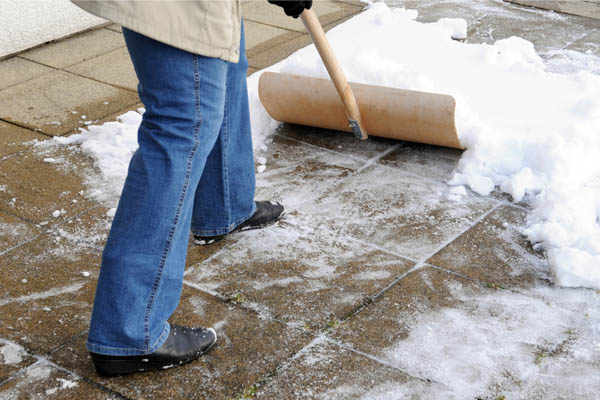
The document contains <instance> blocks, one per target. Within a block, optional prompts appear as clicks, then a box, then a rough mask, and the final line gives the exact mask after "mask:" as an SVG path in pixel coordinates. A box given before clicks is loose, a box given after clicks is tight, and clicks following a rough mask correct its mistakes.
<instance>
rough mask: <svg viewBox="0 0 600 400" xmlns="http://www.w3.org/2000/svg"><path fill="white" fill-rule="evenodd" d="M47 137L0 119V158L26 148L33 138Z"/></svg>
mask: <svg viewBox="0 0 600 400" xmlns="http://www.w3.org/2000/svg"><path fill="white" fill-rule="evenodd" d="M47 139H49V137H48V136H46V135H43V134H41V133H38V132H33V131H32V130H29V129H25V128H21V127H20V126H16V125H13V124H9V123H7V122H4V121H0V158H3V157H6V156H8V155H11V154H15V153H18V152H20V151H23V150H27V149H28V148H30V147H31V144H30V143H31V142H33V141H34V140H38V141H42V140H47Z"/></svg>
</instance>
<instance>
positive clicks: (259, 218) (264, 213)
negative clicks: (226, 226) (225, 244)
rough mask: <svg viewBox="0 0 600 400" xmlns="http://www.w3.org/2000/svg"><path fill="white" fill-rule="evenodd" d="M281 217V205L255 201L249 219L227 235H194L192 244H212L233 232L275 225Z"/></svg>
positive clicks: (272, 202)
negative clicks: (254, 206) (254, 209)
mask: <svg viewBox="0 0 600 400" xmlns="http://www.w3.org/2000/svg"><path fill="white" fill-rule="evenodd" d="M282 216H283V205H281V203H277V202H274V201H257V202H256V211H255V212H254V214H252V216H251V217H250V218H248V219H247V220H246V221H244V222H242V223H241V224H239V225H238V226H236V227H235V228H233V230H232V231H231V232H229V233H226V234H224V235H218V236H200V235H194V243H196V244H199V245H200V246H205V245H207V244H212V243H215V242H218V241H219V240H222V239H223V238H225V236H227V235H229V234H232V233H234V232H241V231H248V230H250V229H261V228H264V227H266V226H269V225H271V224H273V223H275V222H276V221H277V220H279V219H280V218H281V217H282Z"/></svg>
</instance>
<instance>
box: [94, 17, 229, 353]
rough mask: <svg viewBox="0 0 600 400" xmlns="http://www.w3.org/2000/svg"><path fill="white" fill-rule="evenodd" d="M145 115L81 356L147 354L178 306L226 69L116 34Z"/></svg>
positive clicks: (223, 63)
mask: <svg viewBox="0 0 600 400" xmlns="http://www.w3.org/2000/svg"><path fill="white" fill-rule="evenodd" d="M123 33H124V36H125V41H126V44H127V47H128V50H129V53H130V56H131V59H132V61H133V65H134V68H135V70H136V74H137V76H138V79H139V82H140V83H139V86H138V92H139V95H140V98H141V100H142V102H143V103H144V105H145V107H146V112H145V113H144V116H143V119H142V123H141V125H140V128H139V131H138V142H139V148H138V150H137V151H136V152H135V154H134V155H133V157H132V159H131V163H130V165H129V172H128V176H127V179H126V182H125V185H124V188H123V192H122V195H121V199H120V201H119V206H118V208H117V212H116V215H115V218H114V220H113V224H112V227H111V231H110V234H109V237H108V240H107V243H106V246H105V249H104V252H103V257H102V267H101V271H100V277H99V280H98V286H97V290H96V298H95V301H94V308H93V311H92V320H91V324H90V331H89V335H88V343H87V347H88V350H90V351H92V352H96V353H100V354H108V355H141V354H148V353H151V352H153V351H155V350H156V349H157V348H158V347H160V346H161V345H162V343H163V342H164V340H166V338H167V336H168V333H169V324H168V322H167V319H168V318H169V317H170V316H171V314H172V313H173V311H174V310H175V308H176V307H177V305H178V303H179V297H180V294H181V288H182V283H183V272H184V267H185V259H186V253H187V245H188V239H189V231H190V227H191V220H192V210H193V205H194V196H195V191H196V187H197V186H198V182H199V181H200V178H201V177H202V173H203V170H204V166H205V163H206V159H207V158H208V155H209V154H210V152H211V150H212V149H213V147H214V145H215V143H216V141H217V137H218V136H219V131H220V129H221V126H222V121H223V116H224V110H225V89H226V86H227V85H226V80H227V79H228V76H227V75H228V65H229V64H230V63H228V62H226V61H223V60H219V59H215V58H208V57H202V56H199V55H196V54H192V53H189V52H186V51H183V50H179V49H176V48H174V47H171V46H168V45H165V44H162V43H160V42H157V41H155V40H153V39H150V38H148V37H145V36H143V35H140V34H137V33H135V32H132V31H130V30H127V29H125V28H123Z"/></svg>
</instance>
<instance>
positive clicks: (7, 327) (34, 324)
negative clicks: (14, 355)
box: [0, 277, 96, 393]
mask: <svg viewBox="0 0 600 400" xmlns="http://www.w3.org/2000/svg"><path fill="white" fill-rule="evenodd" d="M80 279H81V280H82V281H81V282H78V283H77V284H78V286H79V285H81V288H80V289H79V290H76V291H73V292H69V293H64V294H61V295H57V296H51V297H47V298H41V299H36V300H32V301H30V302H23V303H21V302H14V303H9V304H6V305H2V306H0V312H1V313H2V315H1V316H0V321H1V322H2V326H0V337H6V338H8V339H9V340H11V341H12V342H15V343H19V344H20V345H21V346H23V347H25V348H27V349H28V350H29V351H31V352H33V353H34V354H40V355H44V354H48V353H50V352H51V351H53V350H55V349H57V348H58V347H60V346H62V345H64V344H66V343H69V342H71V341H72V340H73V338H75V337H79V336H82V335H85V333H86V332H87V329H88V326H89V321H90V316H91V311H92V304H93V300H94V289H95V285H96V282H95V279H89V280H88V281H87V282H86V283H83V279H84V278H82V277H80ZM56 289H57V290H59V289H60V287H56ZM0 301H1V300H0ZM0 393H1V392H0Z"/></svg>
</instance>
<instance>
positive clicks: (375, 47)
mask: <svg viewBox="0 0 600 400" xmlns="http://www.w3.org/2000/svg"><path fill="white" fill-rule="evenodd" d="M417 16H418V12H417V11H415V10H406V9H402V8H394V9H391V8H389V7H388V6H386V5H385V4H383V3H375V4H373V5H372V6H370V8H369V9H368V10H367V11H365V12H363V13H362V14H360V15H358V16H356V17H354V18H352V19H351V20H349V21H347V22H346V23H344V24H342V25H339V26H337V27H335V28H333V29H332V30H330V31H329V32H328V34H327V36H328V38H329V40H330V42H331V43H332V46H333V48H334V49H335V52H336V54H337V57H338V58H339V60H340V62H341V64H342V66H343V68H344V70H345V72H346V75H347V77H348V79H349V80H350V81H354V82H360V83H367V84H374V85H381V86H387V87H395V88H403V89H412V90H420V91H427V92H434V93H445V94H451V95H453V96H454V97H455V98H456V100H457V110H456V122H457V128H458V132H459V136H460V139H461V141H462V143H463V144H464V145H465V146H466V147H467V151H466V152H465V153H464V154H463V157H462V159H461V161H460V164H459V166H458V168H457V170H456V171H455V174H454V176H453V177H452V179H451V180H450V181H449V183H450V184H451V185H456V186H465V187H468V188H470V189H471V190H472V191H474V192H476V193H478V194H480V195H482V196H487V195H489V194H490V193H491V192H492V191H494V190H496V189H500V190H502V191H504V192H506V193H508V194H510V195H511V196H512V198H513V201H514V202H521V201H525V202H527V203H529V204H530V205H531V206H532V207H533V211H532V212H531V213H530V215H529V219H528V225H527V228H526V229H525V230H524V231H523V233H524V234H525V235H526V236H527V237H528V239H529V240H530V241H531V242H532V243H534V244H537V243H539V244H540V245H541V246H542V247H543V248H544V249H545V250H546V251H547V255H548V259H549V264H550V266H551V267H552V270H553V272H554V275H555V278H556V282H557V283H558V284H559V285H563V286H586V287H595V288H600V244H599V243H600V163H598V162H597V160H596V154H599V153H600V135H598V131H599V130H600V76H598V75H596V74H597V73H598V71H599V70H600V68H599V67H598V66H600V59H599V57H597V56H594V55H592V54H585V53H577V52H572V51H569V52H565V51H563V50H557V51H559V52H560V54H559V55H560V57H558V56H557V57H555V58H553V57H552V54H548V53H546V55H545V56H546V57H547V58H550V59H549V61H547V62H546V64H545V63H544V62H543V60H542V58H541V57H540V56H539V55H538V54H537V53H536V51H535V48H534V45H533V44H532V43H531V42H529V41H526V40H524V39H521V38H518V37H511V38H508V39H504V40H498V41H496V42H495V43H494V44H491V45H490V44H467V43H460V42H458V41H456V40H453V39H452V38H453V37H454V38H462V37H464V36H465V35H466V29H467V27H466V22H465V21H464V20H460V19H448V18H444V19H441V20H440V21H438V22H434V23H420V22H417V21H416V20H415V19H416V18H417ZM557 18H559V16H557ZM399 38H408V39H406V40H402V39H399ZM553 60H554V61H553ZM268 70H271V71H281V72H286V73H301V74H303V75H309V76H316V77H326V76H327V73H326V70H325V68H324V66H323V64H322V63H321V61H320V59H319V57H318V55H317V52H316V50H315V48H314V46H308V47H306V48H304V49H301V50H299V51H297V52H296V53H294V54H293V55H292V56H290V57H289V58H288V59H286V60H284V61H282V62H280V63H278V64H276V65H274V66H272V67H269V68H268ZM550 71H560V72H562V73H561V74H558V73H554V72H550ZM260 74H261V72H258V73H255V74H253V75H252V76H250V77H249V78H248V91H249V98H250V100H249V101H250V108H251V123H252V132H253V140H254V143H255V146H256V148H255V150H256V151H264V150H266V145H265V143H266V138H267V137H269V136H270V135H272V134H273V132H274V131H275V129H276V128H277V127H278V126H279V125H280V123H278V122H276V121H274V120H272V119H271V118H270V117H269V116H268V114H267V113H266V111H265V110H264V108H263V107H262V105H261V103H260V100H259V98H258V80H259V77H260ZM142 113H143V110H139V111H138V112H134V111H131V112H128V113H127V114H124V115H123V116H121V117H119V120H118V121H117V122H109V123H106V124H104V125H102V126H93V125H92V126H89V127H87V129H82V133H81V134H78V135H72V136H70V137H68V138H56V139H55V140H56V142H57V143H60V144H63V145H73V144H77V145H80V146H81V148H82V150H83V151H84V152H86V153H88V154H89V155H91V156H92V157H93V158H94V159H95V160H96V165H97V166H98V167H99V169H100V171H101V177H98V178H97V179H92V180H90V182H88V183H89V185H90V187H91V189H90V190H89V191H88V196H89V197H91V198H93V199H96V200H100V201H110V202H112V204H113V205H111V207H113V206H114V204H115V203H116V201H117V199H118V196H119V193H120V190H121V188H122V186H123V182H124V179H125V176H126V173H127V166H128V163H129V159H130V157H131V155H132V154H133V152H134V151H135V149H136V148H137V142H136V132H137V128H138V126H139V123H140V121H141V115H142ZM259 168H260V170H259V172H262V171H263V170H264V168H265V165H260V166H259ZM463 193H464V192H463V189H456V191H450V192H449V196H448V199H449V200H452V201H455V202H457V203H459V202H461V197H463V196H464V194H463Z"/></svg>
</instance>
